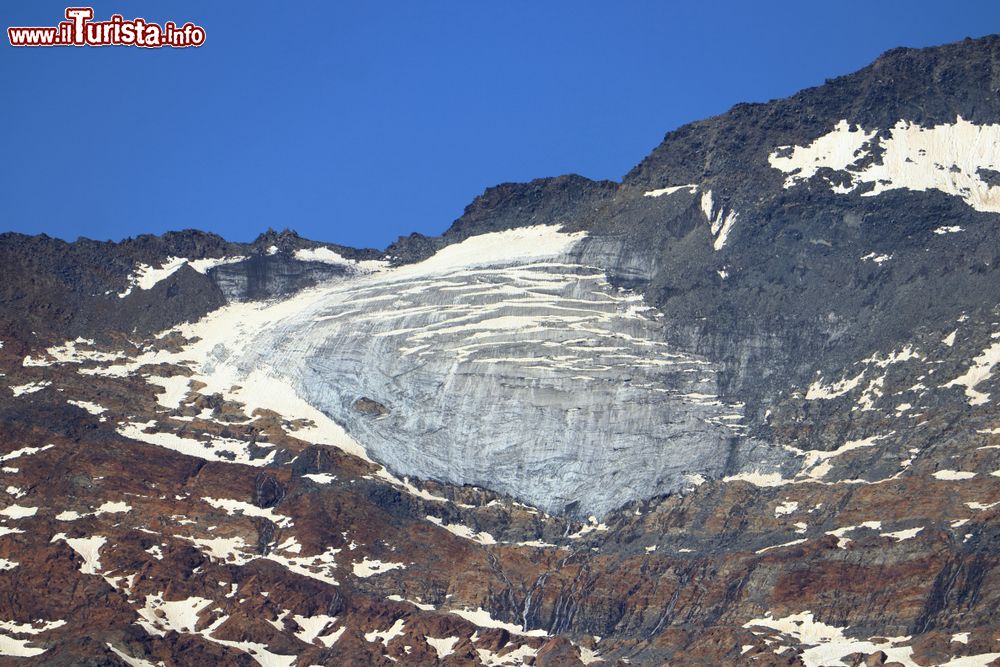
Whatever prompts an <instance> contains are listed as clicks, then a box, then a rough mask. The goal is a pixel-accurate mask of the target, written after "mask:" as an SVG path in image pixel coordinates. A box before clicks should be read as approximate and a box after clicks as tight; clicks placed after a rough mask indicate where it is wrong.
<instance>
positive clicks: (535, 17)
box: [0, 0, 1000, 247]
mask: <svg viewBox="0 0 1000 667" xmlns="http://www.w3.org/2000/svg"><path fill="white" fill-rule="evenodd" d="M65 7H66V4H65V3H57V2H50V1H49V0H4V1H3V3H2V4H0V18H2V23H3V27H4V28H6V27H8V26H11V25H15V26H20V25H28V26H31V25H43V26H44V25H55V24H56V23H57V22H58V21H59V20H60V19H61V18H62V16H63V11H64V9H65ZM93 7H94V10H95V14H96V18H97V19H107V18H108V17H109V16H110V15H111V14H113V13H121V14H123V15H124V16H125V18H127V19H130V18H134V17H136V16H141V17H143V18H146V19H147V20H149V21H153V22H157V23H163V22H165V21H168V20H173V21H176V22H177V23H184V22H186V21H192V22H194V23H196V24H199V25H202V26H204V27H205V29H206V31H207V41H206V44H205V45H204V46H203V47H201V48H199V49H186V50H170V49H153V50H145V49H136V48H127V47H110V48H84V49H74V48H54V49H14V48H12V47H10V46H9V45H8V44H7V43H6V35H4V43H3V44H0V84H2V88H0V90H2V93H0V99H2V106H0V128H2V129H0V147H2V151H3V154H4V159H3V161H2V162H0V183H2V186H0V187H2V190H0V230H2V231H10V230H13V231H21V232H26V233H32V234H34V233H42V232H44V233H47V234H49V235H51V236H58V237H61V238H65V239H69V240H72V239H75V238H76V237H78V236H87V237H90V238H96V239H101V240H103V239H114V240H118V239H121V238H124V237H128V236H134V235H136V234H141V233H161V232H164V231H167V230H171V229H182V228H187V227H195V228H199V229H204V230H209V231H213V232H216V233H219V234H222V235H223V236H225V237H227V238H230V239H233V240H250V239H252V238H254V237H255V236H256V235H257V234H258V233H259V232H261V231H263V230H264V229H266V228H268V227H274V228H276V229H282V228H285V227H290V228H293V229H296V230H297V231H299V233H301V234H302V235H303V236H307V237H309V238H314V239H319V240H324V241H331V242H338V243H344V244H347V245H355V246H376V247H384V246H385V245H386V244H388V243H389V242H391V241H392V240H394V239H395V238H396V237H397V236H399V235H402V234H407V233H409V232H411V231H419V232H422V233H425V234H438V233H440V232H442V231H443V230H444V229H446V228H447V226H448V225H449V224H450V223H451V221H452V220H454V219H455V218H456V217H458V216H459V215H461V212H462V209H463V208H464V207H465V205H466V204H468V203H469V202H470V201H471V200H472V198H473V197H475V196H476V195H477V194H479V193H480V192H482V191H483V189H484V188H486V187H488V186H491V185H495V184H497V183H500V182H504V181H523V180H530V179H532V178H537V177H541V176H551V175H557V174H561V173H570V172H575V173H580V174H583V175H584V176H588V177H590V178H609V179H614V180H619V179H620V178H621V177H622V175H624V174H625V173H626V172H627V171H628V170H629V169H630V168H631V167H632V166H634V165H635V164H636V163H637V162H638V161H639V160H640V159H641V158H642V157H643V156H644V155H645V154H646V153H648V152H649V151H650V150H651V149H652V148H653V147H654V146H656V145H657V144H658V143H659V142H660V140H661V139H662V137H663V134H664V133H665V132H666V131H668V130H671V129H673V128H676V127H678V126H680V125H683V124H684V123H686V122H689V121H692V120H696V119H698V118H702V117H705V116H708V115H714V114H718V113H721V112H724V111H726V110H727V109H728V108H729V107H730V106H732V105H733V104H735V103H737V102H742V101H766V100H768V99H772V98H775V97H782V96H785V95H788V94H791V93H793V92H795V91H796V90H798V89H800V88H803V87H807V86H812V85H818V84H820V83H822V82H823V80H824V79H825V78H828V77H833V76H837V75H840V74H846V73H848V72H850V71H853V70H856V69H858V68H860V67H862V66H864V65H865V64H867V63H868V62H870V61H871V60H872V59H873V58H875V57H876V56H877V55H878V54H879V53H881V52H882V51H885V50H886V49H889V48H892V47H894V46H927V45H932V44H938V43H944V42H949V41H955V40H958V39H962V38H964V37H966V36H973V37H977V36H981V35H983V34H987V33H989V32H995V31H997V30H998V29H1000V3H997V2H995V0H982V1H975V2H973V1H962V0H953V1H951V2H948V3H941V2H924V1H919V0H908V1H893V0H888V1H884V2H870V1H866V2H858V1H855V0H840V1H839V2H836V3H813V2H801V1H799V2H769V3H754V2H745V1H743V2H715V3H712V2H698V3H674V2H666V1H661V2H652V1H637V2H628V1H616V2H610V1H609V2H596V1H595V2H581V1H579V0H576V1H572V2H570V1H566V2H544V1H541V0H533V1H526V2H521V1H506V0H505V1H504V2H494V3H487V2H470V1H468V0H456V1H454V2H446V1H440V2H382V3H374V2H353V3H348V2H342V1H337V2H331V1H312V0H302V1H297V2H287V3H279V2H274V1H271V2H253V1H244V2H239V3H237V2H223V1H221V0H218V1H215V2H204V1H198V2H193V1H185V0H173V1H171V2H148V1H141V0H129V1H128V2H123V1H122V2H101V1H95V2H94V3H93Z"/></svg>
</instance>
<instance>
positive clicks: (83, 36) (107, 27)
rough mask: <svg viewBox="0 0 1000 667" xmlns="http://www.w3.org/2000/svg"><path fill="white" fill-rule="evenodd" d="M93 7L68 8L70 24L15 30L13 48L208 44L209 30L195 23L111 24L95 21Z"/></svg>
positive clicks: (10, 32) (118, 19) (120, 20)
mask: <svg viewBox="0 0 1000 667" xmlns="http://www.w3.org/2000/svg"><path fill="white" fill-rule="evenodd" d="M93 18H94V9H93V7H67V8H66V19H67V20H66V21H60V22H59V25H57V26H55V27H49V28H40V27H30V28H29V27H22V28H18V27H11V28H7V37H8V39H10V45H11V46H141V47H143V48H147V49H155V48H159V47H163V46H169V47H175V48H183V47H187V46H201V45H202V44H204V43H205V29H204V28H202V27H201V26H197V25H195V24H193V23H190V22H189V23H185V24H184V25H182V26H178V25H177V24H176V23H174V22H173V21H167V22H166V23H164V24H163V25H162V26H161V25H158V24H156V23H150V22H148V21H146V19H141V18H135V19H132V20H131V21H126V20H125V18H124V17H122V16H121V15H120V14H114V15H112V17H111V19H110V20H108V21H93V20H92V19H93Z"/></svg>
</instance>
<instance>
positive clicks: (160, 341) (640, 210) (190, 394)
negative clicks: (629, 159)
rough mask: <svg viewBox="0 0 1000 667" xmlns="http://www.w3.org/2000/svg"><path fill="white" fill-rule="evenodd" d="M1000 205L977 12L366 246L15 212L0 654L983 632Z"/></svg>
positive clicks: (617, 651)
mask: <svg viewBox="0 0 1000 667" xmlns="http://www.w3.org/2000/svg"><path fill="white" fill-rule="evenodd" d="M998 214H1000V37H987V38H983V39H979V40H966V41H963V42H960V43H956V44H950V45H945V46H941V47H936V48H931V49H922V50H913V49H896V50H893V51H890V52H888V53H886V54H885V55H883V56H882V57H881V58H879V59H878V60H877V61H875V62H874V63H873V64H872V65H870V66H869V67H866V68H865V69H863V70H860V71H859V72H856V73H854V74H851V75H848V76H844V77H841V78H838V79H834V80H831V81H828V82H826V83H825V84H824V85H823V86H820V87H817V88H813V89H809V90H805V91H802V92H801V93H798V94H797V95H794V96H792V97H790V98H787V99H783V100H776V101H773V102H769V103H767V104H754V105H738V106H736V107H734V108H733V109H732V110H731V111H729V112H728V113H726V114H723V115H721V116H718V117H715V118H710V119H707V120H704V121H700V122H697V123H692V124H691V125H687V126H685V127H682V128H680V129H678V130H676V131H674V132H671V133H669V134H667V135H666V137H665V138H664V141H663V142H662V143H661V144H660V146H658V147H657V148H656V149H654V150H653V152H652V153H651V154H650V155H649V156H647V157H646V158H645V159H644V160H642V161H641V162H640V163H639V165H638V166H636V167H635V169H633V170H632V171H631V172H630V173H629V174H627V175H626V176H625V177H624V178H623V179H622V181H621V182H620V183H613V182H595V181H590V180H588V179H586V178H583V177H580V176H573V175H571V176H560V177H556V178H549V179H540V180H537V181H533V182H531V183H526V184H503V185H500V186H497V187H495V188H491V189H489V190H487V191H486V192H485V193H483V194H482V195H481V196H480V197H478V198H476V200H475V201H473V202H472V203H471V204H470V205H469V206H468V207H467V208H466V210H465V213H464V214H463V216H462V217H461V218H459V219H458V220H456V221H455V222H454V223H453V224H452V226H451V227H450V228H449V229H448V231H446V232H445V233H444V234H443V235H441V236H440V237H427V236H422V235H419V234H413V235H410V236H408V237H403V238H400V239H399V240H398V241H397V242H396V243H394V244H392V245H391V246H389V247H388V248H386V249H385V250H381V251H380V250H371V249H363V250H358V249H351V248H346V247H343V246H337V245H332V244H329V243H321V242H315V241H310V240H306V239H303V238H300V237H299V236H297V235H296V234H295V233H294V232H289V231H285V232H281V233H276V232H274V231H268V232H266V233H265V234H262V235H261V236H260V237H259V238H258V239H257V240H256V241H254V242H253V243H250V244H241V243H232V242H227V241H225V240H224V239H222V238H220V237H217V236H214V235H211V234H206V233H203V232H198V231H193V230H188V231H183V232H176V233H171V234H166V235H164V236H162V237H152V236H143V237H138V238H136V239H130V240H127V241H124V242H122V243H117V244H116V243H99V242H94V241H89V240H86V239H80V240H78V241H77V242H75V243H66V242H63V241H60V240H56V239H51V238H47V237H25V236H22V235H18V234H4V235H0V267H2V268H0V272H2V273H0V312H2V313H3V318H2V319H0V341H2V345H0V373H2V375H0V384H2V385H3V386H0V414H2V419H0V465H2V468H0V477H2V480H0V481H2V482H3V483H2V484H0V487H3V488H5V490H4V491H3V492H2V494H0V495H2V496H3V497H2V498H0V504H3V509H0V656H5V657H3V658H2V660H9V661H10V663H11V664H25V665H31V664H39V665H41V664H45V665H63V664H65V665H70V664H72V665H108V664H126V665H205V664H233V665H244V664H248V665H249V664H261V665H268V666H269V665H302V666H305V665H345V664H358V665H369V664H390V663H399V664H419V665H423V664H443V665H465V664H484V665H516V664H535V665H572V664H609V665H611V664H649V665H660V664H672V665H685V664H704V665H738V664H762V665H775V664H779V665H798V664H802V665H807V666H818V665H859V664H867V665H878V664H893V663H895V664H902V665H908V666H912V665H918V666H921V667H924V666H929V665H953V666H955V667H958V666H959V665H962V666H970V665H988V664H1000V624H998V623H997V621H996V620H995V619H996V618H998V614H1000V522H998V513H1000V414H998V409H997V397H998V396H1000V372H996V366H997V364H998V363H1000V304H998V299H997V295H998V294H1000V277H998V272H997V269H996V263H997V261H998V255H1000V235H998V234H997V233H996V225H997V224H1000V219H998ZM291 222H292V221H278V223H279V226H281V225H284V224H291Z"/></svg>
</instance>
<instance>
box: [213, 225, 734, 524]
mask: <svg viewBox="0 0 1000 667" xmlns="http://www.w3.org/2000/svg"><path fill="white" fill-rule="evenodd" d="M609 252H611V251H609V246H608V244H607V243H605V242H604V240H603V239H596V238H587V236H586V234H585V233H582V232H580V233H573V234H570V233H564V232H562V231H561V230H560V229H559V228H558V227H555V226H535V227H528V228H520V229H513V230H507V231H502V232H491V233H486V234H481V235H478V236H473V237H470V238H467V239H465V240H464V241H461V242H459V243H455V244H452V245H449V246H446V247H445V248H443V249H441V250H440V251H438V252H437V253H436V254H435V255H433V256H431V257H430V258H428V259H426V260H424V261H422V262H419V263H416V264H411V265H404V266H400V267H395V268H387V267H383V268H382V269H380V270H375V271H373V270H372V267H367V266H366V267H356V269H355V270H353V271H349V272H348V273H347V274H346V275H345V276H343V277H341V278H335V279H331V280H330V281H328V282H326V283H324V284H323V285H321V286H319V287H317V288H314V289H311V290H308V291H307V292H304V293H301V294H299V295H296V296H295V297H292V298H291V299H286V300H284V301H278V302H275V303H273V304H272V305H271V306H269V308H270V309H271V310H273V311H274V312H273V314H272V316H270V317H263V318H261V322H262V325H261V326H259V328H255V330H254V331H253V333H252V334H251V335H250V336H243V337H240V338H238V339H236V338H234V339H232V340H227V339H226V338H225V336H224V334H223V333H220V340H219V341H218V342H217V343H216V344H215V345H214V347H213V352H212V355H211V356H212V359H211V360H210V361H209V364H212V365H219V364H222V365H225V366H229V367H233V368H235V369H237V371H238V372H237V377H242V378H248V377H251V376H252V375H253V374H255V373H261V372H263V373H266V374H267V375H269V376H272V377H276V378H279V379H281V380H282V381H284V382H285V383H287V384H288V385H290V386H291V387H292V388H294V390H295V391H296V393H298V395H299V396H301V397H302V398H303V399H304V400H305V401H307V402H308V403H309V404H311V405H312V406H314V407H316V408H318V409H320V410H321V411H322V412H323V413H325V414H326V415H327V416H329V417H330V418H332V419H333V420H335V421H336V422H338V423H339V424H341V425H342V426H343V427H344V428H345V430H346V431H347V432H348V433H349V434H350V435H351V437H353V438H354V439H355V440H357V441H358V442H359V443H360V444H361V445H362V446H363V447H364V448H365V450H366V451H367V452H368V454H369V455H370V456H371V457H372V458H373V459H375V460H377V461H379V462H380V463H383V464H384V465H386V466H387V467H388V468H390V469H391V470H392V471H393V472H395V473H397V474H399V475H405V476H414V477H418V478H429V479H436V480H440V481H446V482H451V483H456V484H473V485H477V486H482V487H485V488H489V489H492V490H495V491H499V492H502V493H506V494H510V495H512V496H514V497H516V498H518V499H521V500H524V501H527V502H530V503H532V504H533V505H535V506H538V507H540V508H542V509H544V510H546V511H548V512H558V513H561V512H568V513H578V514H598V515H600V514H604V513H606V512H607V511H610V510H611V509H614V508H616V507H618V506H620V505H622V504H623V503H626V502H629V501H632V500H638V499H642V498H647V497H650V496H654V495H658V494H661V493H668V492H673V491H677V490H680V489H682V488H684V487H685V486H690V485H691V482H690V480H691V479H699V477H698V476H699V475H701V476H703V477H718V476H720V475H721V474H722V472H723V467H724V465H725V464H726V461H727V460H728V458H729V455H730V448H731V445H732V444H733V442H734V441H735V439H736V438H737V437H738V435H739V433H740V429H742V428H743V427H742V426H741V423H740V422H741V421H742V419H743V415H742V406H741V405H739V404H736V405H733V404H727V403H725V402H724V401H722V400H720V399H719V398H718V397H717V393H718V392H717V382H716V374H717V372H718V368H717V367H716V366H715V365H713V364H712V363H710V362H709V361H708V360H706V359H705V358H703V357H700V356H697V355H693V354H690V353H686V352H682V351H680V350H677V349H675V348H674V347H673V346H671V345H670V344H669V343H668V342H667V341H666V340H665V339H664V336H663V323H662V317H663V316H662V315H661V314H659V313H657V312H656V311H655V310H653V309H652V308H650V307H648V306H646V305H645V304H644V302H643V299H642V297H641V296H640V295H638V294H636V293H633V292H631V291H630V290H627V289H623V288H619V287H614V286H613V285H612V284H610V283H609V280H608V277H607V275H606V273H605V271H604V270H603V269H601V268H598V266H597V264H598V263H599V262H607V261H609ZM612 254H613V253H612ZM622 270H624V271H626V272H627V271H628V270H629V267H627V266H625V267H622Z"/></svg>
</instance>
